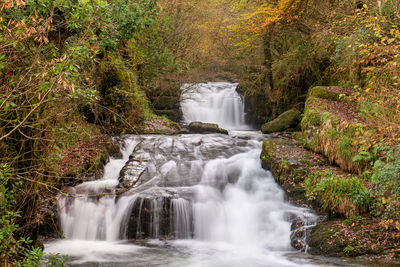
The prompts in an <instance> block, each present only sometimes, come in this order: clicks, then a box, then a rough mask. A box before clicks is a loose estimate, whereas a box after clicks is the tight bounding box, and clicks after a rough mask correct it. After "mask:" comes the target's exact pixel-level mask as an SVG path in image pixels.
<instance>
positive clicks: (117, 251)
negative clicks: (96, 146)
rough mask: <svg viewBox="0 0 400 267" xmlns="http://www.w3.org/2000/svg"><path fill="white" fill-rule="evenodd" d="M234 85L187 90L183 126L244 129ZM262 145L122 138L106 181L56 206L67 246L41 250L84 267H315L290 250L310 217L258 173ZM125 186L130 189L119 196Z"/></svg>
mask: <svg viewBox="0 0 400 267" xmlns="http://www.w3.org/2000/svg"><path fill="white" fill-rule="evenodd" d="M235 87H236V85H235V84H230V83H207V84H197V85H192V86H189V85H185V86H183V90H184V94H183V98H184V99H183V101H182V111H183V114H184V120H185V121H186V122H190V121H195V120H196V121H197V120H200V121H203V122H213V123H219V124H220V126H221V127H225V128H228V129H230V130H243V129H248V126H247V125H245V123H244V109H243V104H242V102H241V101H240V97H239V96H238V95H237V93H236V92H235ZM189 88H190V89H189ZM203 100H204V101H203ZM265 138H266V137H265V136H263V135H262V134H261V133H259V132H256V131H230V134H229V136H228V135H220V134H210V135H177V136H165V135H143V136H125V137H123V138H122V139H123V142H122V144H123V145H122V149H121V152H122V155H123V157H122V158H120V159H113V158H111V159H110V162H109V163H108V164H107V165H106V166H105V170H104V177H103V178H102V179H100V180H96V181H92V182H87V183H83V184H81V185H79V186H77V187H75V188H73V189H71V195H72V196H69V197H65V196H63V197H60V198H59V206H60V211H59V212H60V220H61V226H62V231H63V232H64V234H65V237H66V239H64V240H58V241H54V242H51V243H48V244H46V251H47V252H49V253H61V254H63V255H69V256H70V259H69V264H70V265H81V266H90V265H91V264H93V265H94V266H299V265H302V266H310V265H312V264H311V263H310V259H308V258H302V257H300V256H299V255H300V254H299V253H298V252H294V250H293V249H292V248H291V246H290V235H291V230H290V228H291V221H292V220H293V218H297V219H300V220H301V221H303V222H305V224H306V226H305V227H310V226H312V224H313V223H314V222H315V220H316V216H315V215H313V214H312V213H311V212H310V211H309V210H307V209H304V208H299V207H295V206H292V205H290V204H289V203H287V202H285V200H284V193H283V191H282V190H281V189H280V188H279V186H278V185H277V184H276V183H275V182H274V179H273V177H272V176H271V174H270V173H269V172H268V171H265V170H264V169H262V168H261V162H260V159H259V155H260V152H261V149H260V148H261V142H262V140H263V139H265ZM127 184H128V185H129V184H135V186H133V187H127V190H126V192H125V191H124V192H125V193H123V194H122V195H120V196H118V197H116V196H115V194H114V193H116V192H119V191H118V190H120V189H121V188H123V187H124V185H127ZM148 238H150V240H149V239H148ZM156 239H157V240H158V241H157V240H156ZM127 240H136V241H134V242H133V243H132V241H127ZM293 253H297V254H295V256H294V257H293V256H291V255H293ZM314 263H315V260H314Z"/></svg>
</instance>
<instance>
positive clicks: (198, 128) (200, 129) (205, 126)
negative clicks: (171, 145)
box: [189, 121, 228, 134]
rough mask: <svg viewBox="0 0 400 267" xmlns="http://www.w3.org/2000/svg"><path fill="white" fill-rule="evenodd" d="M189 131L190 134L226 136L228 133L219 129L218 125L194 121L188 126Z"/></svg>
mask: <svg viewBox="0 0 400 267" xmlns="http://www.w3.org/2000/svg"><path fill="white" fill-rule="evenodd" d="M189 130H190V131H191V132H192V133H204V134H209V133H221V134H228V131H227V130H225V129H222V128H219V126H218V124H215V123H204V122H199V121H194V122H191V123H190V124H189Z"/></svg>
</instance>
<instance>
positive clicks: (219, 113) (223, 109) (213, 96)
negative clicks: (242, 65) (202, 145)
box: [181, 82, 249, 130]
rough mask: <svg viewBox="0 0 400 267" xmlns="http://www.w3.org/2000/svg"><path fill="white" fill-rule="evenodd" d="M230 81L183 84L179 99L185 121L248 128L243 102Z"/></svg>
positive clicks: (228, 127) (222, 126)
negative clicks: (181, 95)
mask: <svg viewBox="0 0 400 267" xmlns="http://www.w3.org/2000/svg"><path fill="white" fill-rule="evenodd" d="M237 85H238V84H232V83H223V82H220V83H199V84H185V85H183V87H182V89H183V90H184V94H183V97H182V101H181V106H182V113H183V120H184V122H186V123H190V122H192V121H201V122H208V123H217V124H218V125H219V126H220V127H221V128H224V129H228V130H248V129H249V126H247V125H246V123H245V113H244V104H243V101H242V99H241V98H240V96H239V95H238V93H237V92H236V87H237Z"/></svg>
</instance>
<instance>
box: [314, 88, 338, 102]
mask: <svg viewBox="0 0 400 267" xmlns="http://www.w3.org/2000/svg"><path fill="white" fill-rule="evenodd" d="M310 97H316V98H322V99H329V100H334V101H339V99H340V94H338V93H335V92H332V91H330V90H329V89H328V88H327V87H323V86H316V87H313V88H311V89H310V91H309V92H308V98H310Z"/></svg>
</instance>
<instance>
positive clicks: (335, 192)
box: [305, 168, 370, 217]
mask: <svg viewBox="0 0 400 267" xmlns="http://www.w3.org/2000/svg"><path fill="white" fill-rule="evenodd" d="M305 184H306V192H307V196H308V197H309V198H310V200H317V201H318V203H320V205H321V208H322V209H323V210H324V211H327V212H329V213H331V214H339V215H343V216H347V217H350V216H355V215H358V214H360V213H363V212H365V211H367V210H368V208H369V204H370V196H369V195H370V192H369V190H368V189H367V188H366V187H365V186H364V185H363V183H362V182H361V180H360V178H359V177H357V176H349V175H347V174H344V173H342V172H338V171H336V169H334V168H331V169H328V170H327V169H325V170H324V169H320V170H316V171H314V172H310V173H309V176H308V178H307V180H306V183H305Z"/></svg>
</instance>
